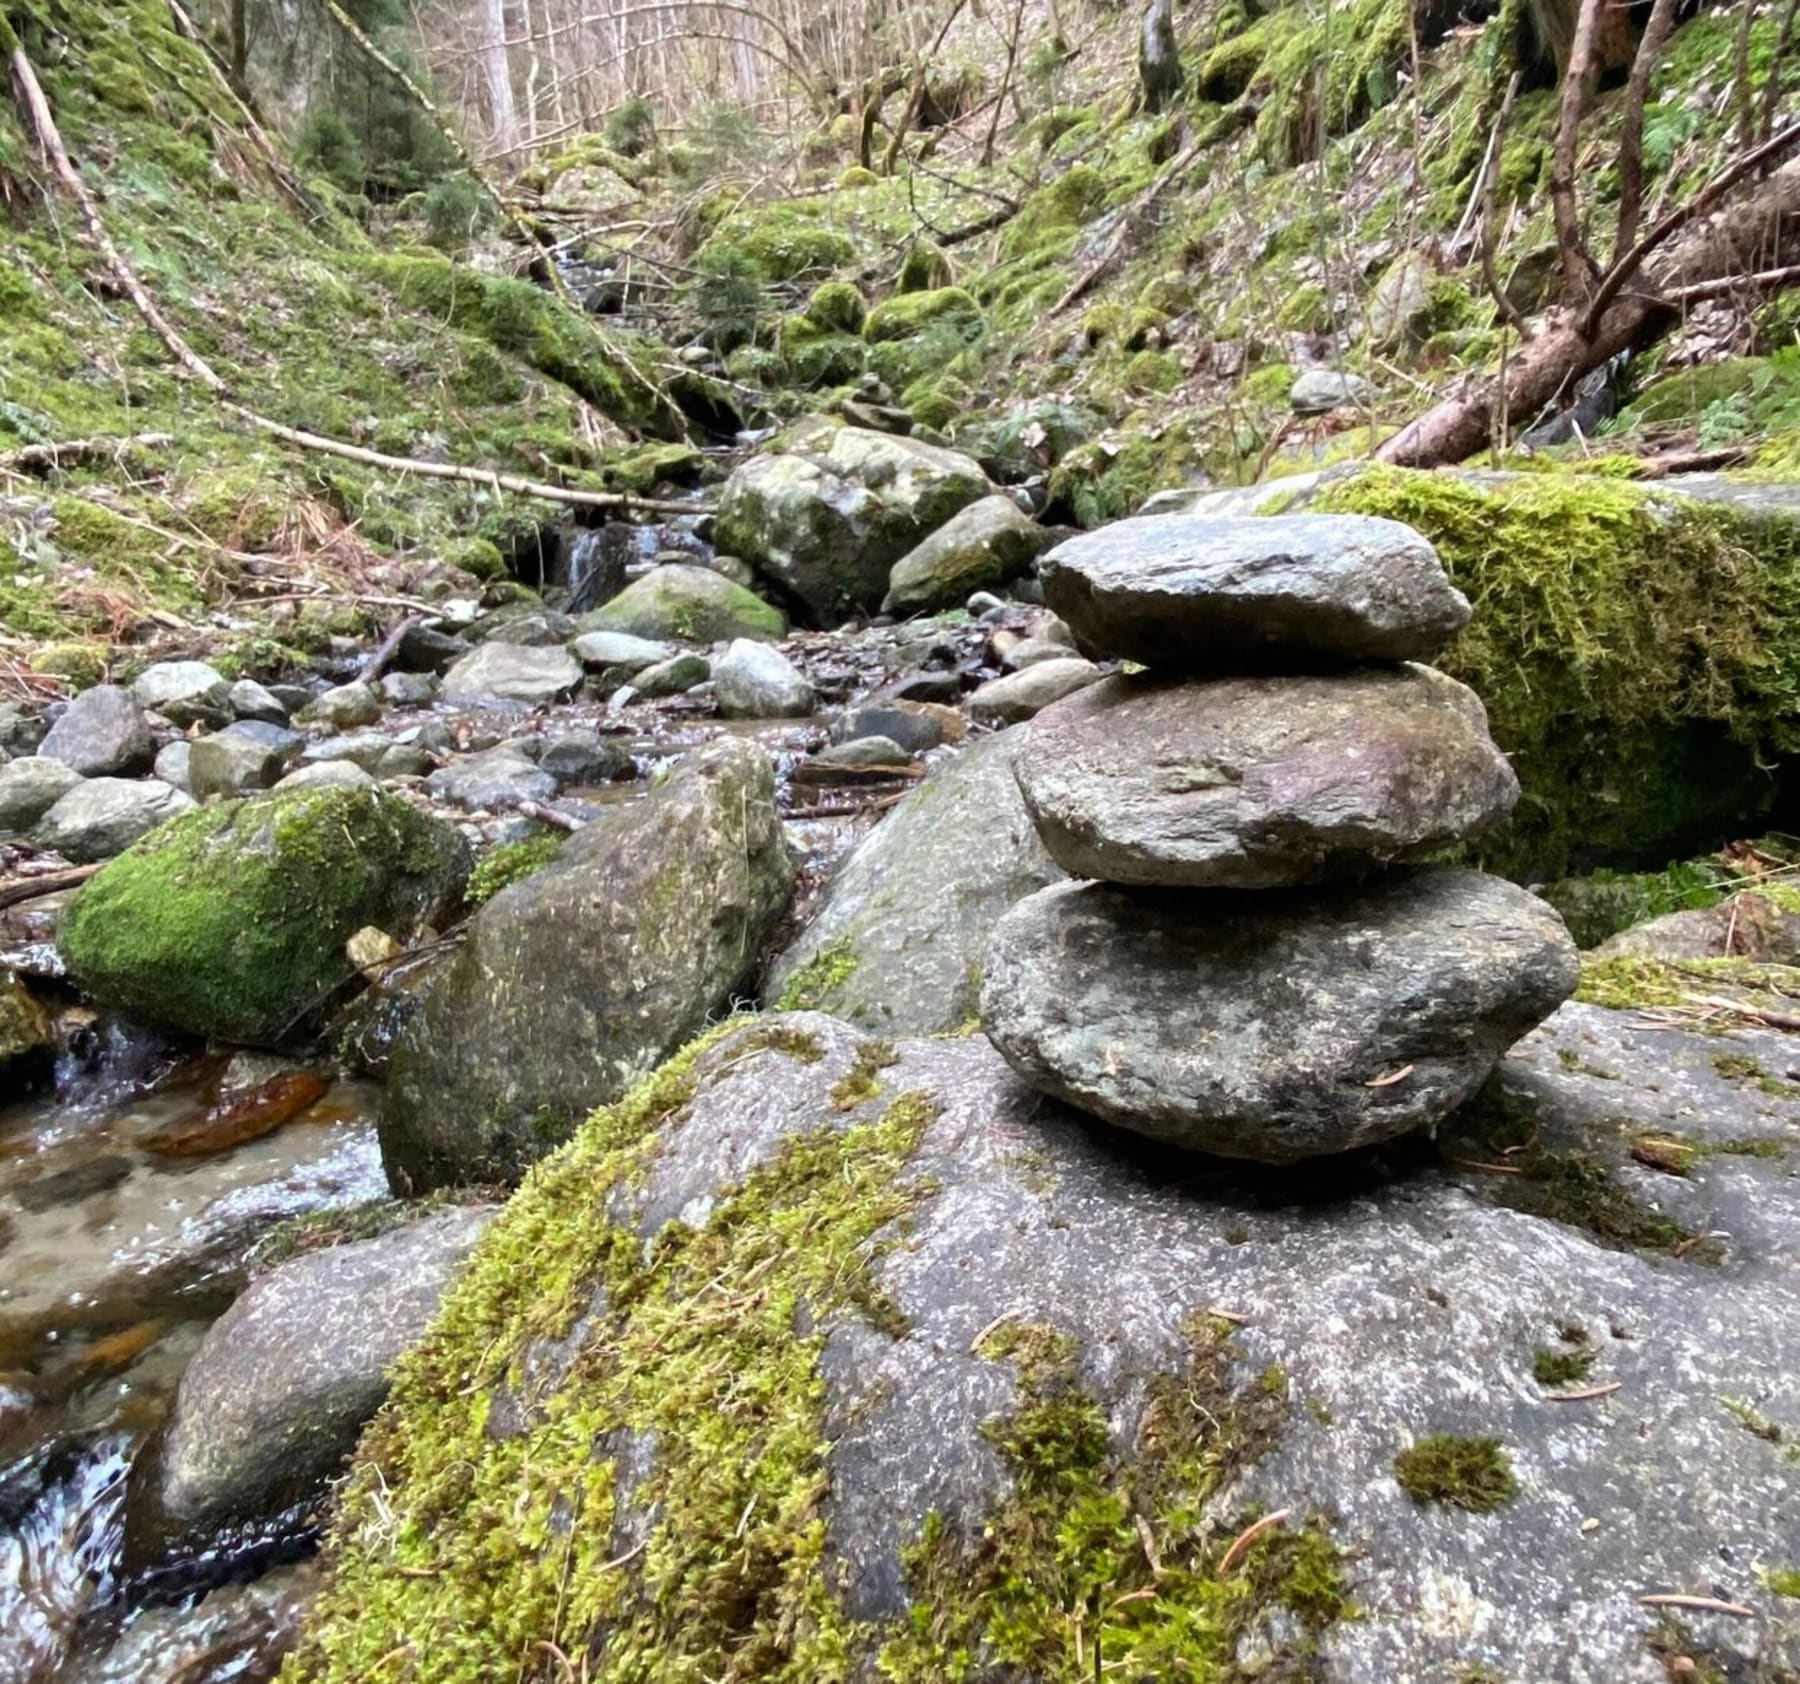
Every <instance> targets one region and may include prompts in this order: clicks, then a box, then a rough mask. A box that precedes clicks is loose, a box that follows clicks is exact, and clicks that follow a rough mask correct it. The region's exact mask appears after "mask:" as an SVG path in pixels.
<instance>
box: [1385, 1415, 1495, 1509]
mask: <svg viewBox="0 0 1800 1684" xmlns="http://www.w3.org/2000/svg"><path fill="white" fill-rule="evenodd" d="M1394 1478H1395V1479H1396V1480H1398V1481H1399V1483H1400V1489H1401V1490H1402V1491H1404V1492H1405V1493H1406V1494H1407V1496H1409V1497H1410V1498H1412V1500H1413V1501H1414V1502H1415V1503H1448V1504H1450V1505H1451V1506H1452V1507H1454V1508H1459V1509H1467V1510H1468V1511H1469V1513H1470V1514H1487V1513H1489V1512H1491V1511H1492V1510H1494V1509H1497V1508H1499V1507H1500V1505H1501V1504H1502V1503H1509V1502H1511V1501H1512V1499H1513V1498H1514V1497H1516V1496H1517V1495H1518V1494H1519V1482H1518V1480H1517V1479H1516V1478H1515V1477H1514V1475H1513V1470H1512V1461H1511V1459H1510V1458H1509V1457H1508V1456H1507V1454H1506V1452H1505V1451H1504V1450H1503V1449H1501V1447H1500V1441H1499V1440H1498V1439H1493V1438H1457V1437H1455V1436H1454V1435H1453V1434H1450V1433H1433V1434H1432V1435H1431V1436H1430V1437H1429V1438H1422V1439H1420V1440H1419V1442H1418V1443H1417V1444H1414V1445H1412V1446H1411V1447H1410V1448H1408V1449H1406V1450H1402V1451H1401V1452H1400V1454H1399V1455H1398V1456H1396V1457H1395V1458H1394Z"/></svg>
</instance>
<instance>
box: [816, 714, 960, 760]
mask: <svg viewBox="0 0 1800 1684" xmlns="http://www.w3.org/2000/svg"><path fill="white" fill-rule="evenodd" d="M831 735H832V737H833V739H834V740H835V741H837V742H840V743H848V742H853V741H855V739H856V738H858V737H882V738H885V739H886V740H887V741H889V742H895V743H898V744H899V745H900V746H901V747H902V748H904V749H905V750H906V751H907V752H908V753H909V754H924V753H926V752H927V751H928V750H930V749H934V748H936V747H937V746H938V744H940V743H941V742H943V740H944V727H943V724H942V722H941V721H939V720H938V719H937V718H935V717H934V716H933V715H932V714H931V713H929V712H927V711H926V710H925V709H923V708H919V707H899V706H896V705H893V704H891V703H890V704H885V705H884V704H882V703H879V702H875V703H869V704H867V705H865V706H863V707H859V708H852V709H851V710H850V711H849V712H847V713H845V714H844V715H843V716H842V717H841V718H840V719H839V720H838V721H837V723H836V724H835V725H834V726H833V727H832V731H831Z"/></svg>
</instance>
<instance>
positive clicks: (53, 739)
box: [38, 684, 156, 778]
mask: <svg viewBox="0 0 1800 1684" xmlns="http://www.w3.org/2000/svg"><path fill="white" fill-rule="evenodd" d="M38 753H39V754H40V755H41V756H43V757H44V758H46V759H49V760H60V761H61V762H62V763H63V764H64V765H65V766H67V767H68V768H69V769H70V770H71V771H74V772H79V773H80V774H81V776H82V777H84V778H105V777H112V776H114V775H115V774H129V773H133V772H147V771H149V769H150V762H151V761H152V760H154V759H155V758H156V741H155V739H154V738H153V737H152V736H151V735H150V725H149V722H148V721H147V720H146V719H145V718H144V710H143V709H142V708H141V707H139V706H138V704H137V703H136V702H135V701H134V700H132V697H131V693H130V692H129V691H127V690H121V689H120V688H119V687H118V686H117V685H116V684H96V685H95V686H94V687H93V689H91V690H83V691H82V693H81V694H80V695H79V696H77V697H76V698H75V699H74V701H72V702H70V703H69V705H68V707H66V708H65V709H64V710H63V713H62V717H61V718H60V719H58V720H57V722H56V723H55V724H54V725H52V726H51V727H50V729H49V731H48V732H47V733H46V734H45V737H44V740H43V742H42V743H41V744H40V745H39V746H38Z"/></svg>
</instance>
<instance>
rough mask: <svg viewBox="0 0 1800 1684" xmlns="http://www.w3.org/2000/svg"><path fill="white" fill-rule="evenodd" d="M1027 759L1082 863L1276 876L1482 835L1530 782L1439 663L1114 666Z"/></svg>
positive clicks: (1257, 883) (1032, 805)
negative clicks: (1266, 674)
mask: <svg viewBox="0 0 1800 1684" xmlns="http://www.w3.org/2000/svg"><path fill="white" fill-rule="evenodd" d="M1014 768H1015V770H1016V771H1017V773H1018V778H1019V786H1020V788H1021V789H1022V790H1023V791H1024V795H1025V806H1026V810H1027V811H1028V812H1030V814H1031V816H1032V820H1033V822H1034V823H1035V824H1036V825H1037V827H1038V834H1039V835H1040V836H1042V837H1043V839H1044V845H1045V846H1046V847H1047V848H1048V849H1049V850H1050V853H1051V855H1052V856H1053V857H1054V858H1055V860H1056V862H1057V864H1058V865H1060V866H1061V867H1062V868H1063V870H1065V871H1066V872H1068V873H1069V874H1070V876H1072V877H1095V878H1099V879H1101V880H1103V881H1105V882H1108V883H1126V884H1138V885H1167V886H1170V887H1176V886H1188V887H1197V888H1229V889H1269V888H1281V887H1286V886H1291V885H1295V884H1300V883H1313V882H1321V881H1325V880H1328V879H1331V878H1334V877H1340V878H1341V877H1344V876H1354V875H1360V874H1362V873H1364V872H1365V871H1366V870H1367V869H1368V868H1369V867H1370V866H1372V865H1375V864H1392V863H1395V862H1400V861H1406V860H1410V859H1416V858H1418V857H1420V856H1421V855H1424V854H1428V853H1431V852H1433V851H1435V850H1437V849H1440V848H1444V847H1447V846H1449V845H1450V844H1451V843H1454V842H1459V841H1465V840H1467V839H1469V838H1472V837H1474V836H1478V835H1480V834H1481V833H1482V832H1483V831H1484V830H1486V829H1488V828H1489V827H1490V826H1491V825H1493V824H1495V823H1497V822H1498V821H1499V820H1501V819H1503V818H1504V817H1505V816H1506V815H1507V814H1508V813H1509V812H1511V811H1512V808H1513V804H1514V802H1516V801H1517V800H1518V796H1519V783H1518V779H1517V778H1515V777H1514V776H1513V771H1512V767H1511V766H1510V765H1508V764H1507V761H1506V758H1505V756H1503V755H1502V754H1501V753H1500V751H1499V750H1498V749H1497V748H1495V747H1494V744H1493V741H1492V739H1491V738H1490V737H1489V736H1488V730H1487V714H1486V712H1485V710H1484V709H1483V708H1482V705H1481V703H1480V701H1479V700H1478V699H1477V698H1476V696H1475V693H1474V692H1473V691H1472V690H1470V689H1468V688H1467V687H1465V686H1464V685H1461V684H1458V683H1457V682H1456V680H1455V679H1453V678H1447V677H1445V676H1444V674H1442V673H1440V672H1436V671H1434V670H1433V669H1431V668H1430V667H1419V666H1413V667H1401V668H1394V669H1372V670H1363V671H1359V672H1354V673H1346V674H1344V675H1342V676H1339V677H1328V678H1320V677H1313V678H1224V679H1214V680H1211V681H1208V682H1192V681H1189V682H1182V681H1176V682H1173V683H1170V682H1162V683H1158V682H1156V681H1154V680H1151V679H1148V678H1109V679H1107V680H1106V681H1105V682H1104V683H1101V684H1096V685H1094V686H1092V687H1091V688H1090V689H1087V690H1083V691H1082V692H1080V693H1079V694H1078V695H1074V696H1071V697H1069V698H1068V699H1067V700H1066V701H1062V702H1058V703H1057V704H1056V705H1055V706H1054V707H1051V708H1048V709H1046V710H1045V711H1044V712H1043V713H1041V714H1039V715H1038V716H1037V718H1036V719H1034V720H1033V721H1032V723H1031V724H1030V725H1029V726H1028V727H1027V728H1026V729H1025V730H1024V731H1023V732H1022V733H1021V740H1020V743H1019V748H1018V752H1017V755H1016V757H1015V759H1014Z"/></svg>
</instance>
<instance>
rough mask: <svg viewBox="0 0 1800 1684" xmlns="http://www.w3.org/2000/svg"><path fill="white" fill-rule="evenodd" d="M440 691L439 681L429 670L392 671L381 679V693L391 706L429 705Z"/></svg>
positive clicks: (418, 706) (411, 706) (412, 706)
mask: <svg viewBox="0 0 1800 1684" xmlns="http://www.w3.org/2000/svg"><path fill="white" fill-rule="evenodd" d="M437 693H438V681H437V679H436V677H435V676H433V675H432V674H431V673H428V672H390V673H389V674H388V675H387V677H386V678H384V679H382V681H381V694H382V697H383V698H384V699H385V700H386V702H387V704H388V705H389V706H390V707H397V708H422V707H429V706H430V705H431V703H432V701H433V700H434V699H435V698H436V696H437Z"/></svg>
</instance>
